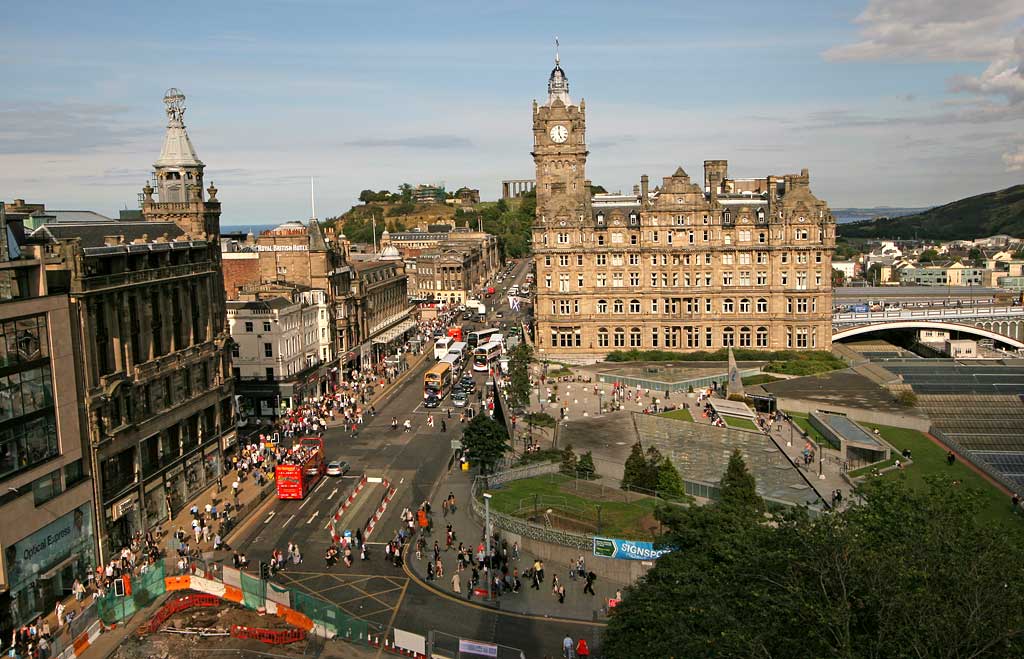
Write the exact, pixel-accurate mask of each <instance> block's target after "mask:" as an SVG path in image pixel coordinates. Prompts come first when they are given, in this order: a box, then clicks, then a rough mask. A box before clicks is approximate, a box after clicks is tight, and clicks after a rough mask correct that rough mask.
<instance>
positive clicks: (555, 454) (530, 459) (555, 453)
mask: <svg viewBox="0 0 1024 659" xmlns="http://www.w3.org/2000/svg"><path fill="white" fill-rule="evenodd" d="M561 459H562V452H561V451H559V450H558V449H556V448H549V449H544V450H543V451H537V452H536V453H523V454H522V455H521V456H519V460H517V461H516V464H518V465H528V464H535V463H538V462H558V461H559V460H561Z"/></svg>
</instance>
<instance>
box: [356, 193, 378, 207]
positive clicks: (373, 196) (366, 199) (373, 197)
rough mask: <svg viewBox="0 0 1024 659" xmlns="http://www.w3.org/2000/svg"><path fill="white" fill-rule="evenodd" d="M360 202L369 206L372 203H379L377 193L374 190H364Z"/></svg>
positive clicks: (360, 194)
mask: <svg viewBox="0 0 1024 659" xmlns="http://www.w3.org/2000/svg"><path fill="white" fill-rule="evenodd" d="M359 201H361V202H363V203H364V204H368V203H370V202H371V201H377V193H376V192H374V191H373V190H363V191H362V192H360V193H359Z"/></svg>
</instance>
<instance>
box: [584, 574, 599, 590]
mask: <svg viewBox="0 0 1024 659" xmlns="http://www.w3.org/2000/svg"><path fill="white" fill-rule="evenodd" d="M595 581H597V575H596V574H594V571H593V570H591V571H590V572H587V585H586V586H584V587H583V592H584V593H590V594H591V595H596V594H597V593H595V592H594V582H595Z"/></svg>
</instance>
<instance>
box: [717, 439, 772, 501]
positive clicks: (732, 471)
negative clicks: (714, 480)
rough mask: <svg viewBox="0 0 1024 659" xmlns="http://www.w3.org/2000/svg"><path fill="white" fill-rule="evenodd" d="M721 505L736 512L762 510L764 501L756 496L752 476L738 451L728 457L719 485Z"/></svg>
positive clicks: (755, 487)
mask: <svg viewBox="0 0 1024 659" xmlns="http://www.w3.org/2000/svg"><path fill="white" fill-rule="evenodd" d="M719 488H720V490H721V502H722V505H723V506H725V507H728V508H731V509H733V510H735V511H737V512H749V513H756V512H760V511H762V510H764V501H763V500H762V499H761V497H760V496H758V494H757V484H756V483H755V482H754V475H753V474H752V473H750V470H748V469H747V463H746V461H744V460H743V453H741V452H740V450H739V449H736V450H734V451H733V452H732V455H731V456H729V466H728V467H727V468H726V470H725V474H723V475H722V480H721V481H720V483H719Z"/></svg>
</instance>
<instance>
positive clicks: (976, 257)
mask: <svg viewBox="0 0 1024 659" xmlns="http://www.w3.org/2000/svg"><path fill="white" fill-rule="evenodd" d="M967 258H969V259H970V260H971V261H974V262H975V263H977V262H978V261H981V260H982V259H984V258H985V255H984V254H982V253H981V250H980V249H978V248H977V247H972V248H971V251H969V252H967Z"/></svg>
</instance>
